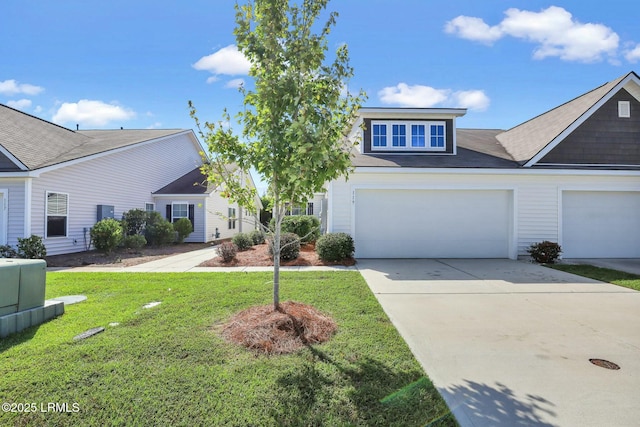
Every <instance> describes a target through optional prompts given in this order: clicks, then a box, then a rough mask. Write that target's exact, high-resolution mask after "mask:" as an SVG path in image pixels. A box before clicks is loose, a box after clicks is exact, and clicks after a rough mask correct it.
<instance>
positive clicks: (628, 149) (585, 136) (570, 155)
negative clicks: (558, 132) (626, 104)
mask: <svg viewBox="0 0 640 427" xmlns="http://www.w3.org/2000/svg"><path fill="white" fill-rule="evenodd" d="M618 101H630V105H631V117H629V118H620V117H618ZM539 163H557V164H603V165H640V102H638V100H636V98H634V97H633V96H632V95H631V94H629V92H627V91H626V90H624V89H621V90H620V91H619V92H618V93H617V94H615V95H614V96H613V97H612V98H611V99H610V100H609V101H607V102H606V103H605V104H604V105H603V106H602V107H600V109H598V111H596V112H595V113H594V114H593V115H592V116H591V117H589V118H588V119H587V120H586V121H585V122H584V123H583V124H582V125H580V126H579V127H578V128H577V129H576V130H574V131H573V132H572V133H571V134H570V135H568V136H567V137H566V138H565V139H564V140H563V141H562V142H560V143H559V144H558V146H556V147H555V148H554V149H552V150H551V151H550V152H549V153H548V154H547V155H546V156H544V157H543V158H542V159H541V160H540V162H539Z"/></svg>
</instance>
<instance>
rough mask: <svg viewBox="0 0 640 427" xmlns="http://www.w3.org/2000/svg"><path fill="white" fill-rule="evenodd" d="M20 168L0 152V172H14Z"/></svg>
mask: <svg viewBox="0 0 640 427" xmlns="http://www.w3.org/2000/svg"><path fill="white" fill-rule="evenodd" d="M19 170H20V168H19V167H18V166H16V164H15V163H13V162H12V161H11V160H10V159H9V158H8V157H7V156H5V155H4V154H2V153H0V172H15V171H19Z"/></svg>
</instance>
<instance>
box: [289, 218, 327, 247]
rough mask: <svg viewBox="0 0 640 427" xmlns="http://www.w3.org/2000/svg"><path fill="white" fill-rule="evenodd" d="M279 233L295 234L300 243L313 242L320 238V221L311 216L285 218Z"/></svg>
mask: <svg viewBox="0 0 640 427" xmlns="http://www.w3.org/2000/svg"><path fill="white" fill-rule="evenodd" d="M280 231H282V232H283V233H294V234H297V235H298V236H300V241H301V242H302V243H309V242H315V241H316V240H318V238H319V237H320V220H319V219H318V218H317V217H315V216H313V215H290V216H285V217H284V219H283V220H282V226H281V229H280Z"/></svg>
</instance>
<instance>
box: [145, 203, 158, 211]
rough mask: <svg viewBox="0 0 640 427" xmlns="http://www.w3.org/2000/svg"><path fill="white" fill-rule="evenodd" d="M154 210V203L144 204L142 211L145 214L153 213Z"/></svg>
mask: <svg viewBox="0 0 640 427" xmlns="http://www.w3.org/2000/svg"><path fill="white" fill-rule="evenodd" d="M155 210H156V205H155V203H145V204H144V211H145V212H153V211H155Z"/></svg>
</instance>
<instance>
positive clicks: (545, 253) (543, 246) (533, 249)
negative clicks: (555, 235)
mask: <svg viewBox="0 0 640 427" xmlns="http://www.w3.org/2000/svg"><path fill="white" fill-rule="evenodd" d="M527 252H528V253H529V255H531V258H533V260H534V261H535V262H538V263H541V264H553V263H554V262H555V261H556V260H557V259H558V257H559V256H560V254H561V253H562V248H561V247H560V245H559V244H557V243H555V242H550V241H548V240H545V241H543V242H540V243H534V244H533V245H531V246H529V249H527Z"/></svg>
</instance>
